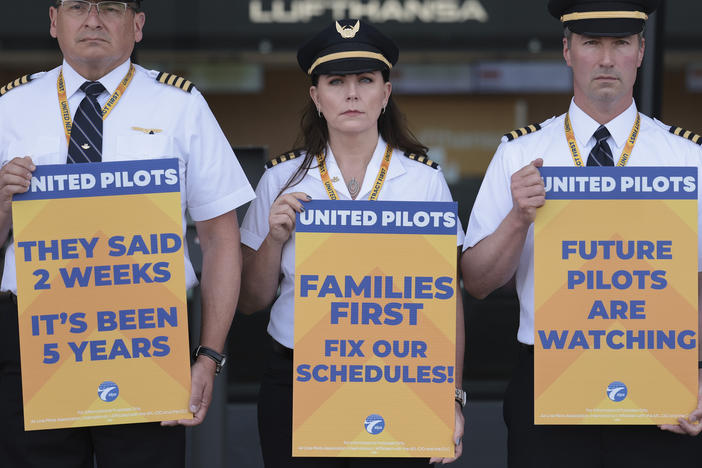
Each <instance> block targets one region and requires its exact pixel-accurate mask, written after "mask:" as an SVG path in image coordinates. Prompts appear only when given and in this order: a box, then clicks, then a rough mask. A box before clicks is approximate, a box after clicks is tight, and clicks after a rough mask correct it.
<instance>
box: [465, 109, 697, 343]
mask: <svg viewBox="0 0 702 468" xmlns="http://www.w3.org/2000/svg"><path fill="white" fill-rule="evenodd" d="M569 112H570V121H571V124H572V126H573V132H574V133H575V139H576V141H577V143H578V148H579V149H580V154H581V157H582V159H583V163H584V164H586V162H587V157H588V155H589V154H590V150H592V148H593V147H594V146H595V143H596V141H595V138H594V137H593V136H592V135H593V133H594V132H595V130H597V128H598V127H599V126H600V124H599V123H597V121H595V120H594V119H592V118H591V117H590V116H588V115H587V114H586V113H585V112H583V111H582V110H581V109H580V108H578V106H577V105H576V104H575V102H571V104H570V110H569ZM636 113H637V110H636V105H635V104H634V102H633V101H632V104H631V106H629V108H628V109H627V110H625V111H624V112H623V113H621V114H620V115H618V116H617V117H616V118H615V119H613V120H612V121H611V122H609V123H607V124H606V127H607V130H609V132H610V134H611V137H610V138H608V139H607V143H608V144H609V146H610V148H611V149H612V155H613V156H614V163H615V164H616V163H617V162H618V161H619V156H620V155H621V154H622V151H623V149H624V146H625V145H626V140H627V138H628V137H629V134H630V133H631V129H632V127H633V126H634V121H635V119H636ZM564 121H565V114H563V115H561V116H559V117H556V118H553V119H551V120H550V121H546V122H544V124H542V127H543V128H542V129H541V130H539V131H536V132H534V133H531V134H529V135H525V136H522V137H519V138H517V139H515V140H513V141H509V142H508V141H503V143H502V144H501V145H500V146H499V147H498V148H497V152H496V153H495V156H494V157H493V159H492V161H491V162H490V166H489V167H488V169H487V172H486V173H485V178H484V179H483V183H482V185H481V186H480V191H479V192H478V197H477V198H476V200H475V205H474V206H473V211H472V213H471V215H470V219H469V221H468V229H467V231H466V237H465V242H464V244H463V249H464V250H465V249H468V248H469V247H473V246H474V245H475V244H477V243H478V242H480V241H481V240H482V239H484V238H485V237H487V236H489V235H490V234H492V233H493V232H495V230H496V229H497V227H498V226H499V225H500V223H501V222H502V220H503V219H504V218H505V216H507V214H508V213H509V211H510V210H511V209H512V194H511V192H510V178H511V176H512V174H514V173H515V172H517V171H518V170H519V169H521V168H522V167H524V166H526V165H527V164H529V163H531V162H532V161H533V160H534V159H536V158H543V160H544V166H574V165H575V163H574V162H573V157H572V154H571V152H570V149H569V147H568V142H567V140H566V136H565V130H564V125H563V124H564ZM627 165H628V166H695V167H697V168H698V174H699V172H700V171H699V169H700V166H701V165H702V148H701V147H700V146H699V145H696V144H694V143H692V142H691V141H689V140H687V139H684V138H681V137H678V136H675V135H673V134H671V133H669V132H668V127H665V126H663V125H662V124H661V123H660V122H656V121H654V120H652V119H651V118H649V117H647V116H645V115H643V114H642V115H641V131H640V134H639V137H638V140H637V141H636V146H634V150H633V152H632V154H631V158H630V159H629V162H628V164H627ZM700 175H702V174H700ZM698 177H699V175H698ZM700 180H702V179H700ZM700 193H702V191H699V192H698V197H699V196H700ZM546 203H548V201H547V202H546ZM698 210H702V202H700V203H699V204H698ZM701 220H702V216H700V214H699V213H698V225H699V228H698V229H699V231H698V232H699V233H700V234H701V235H702V225H700V221H701ZM701 240H702V237H698V244H700V247H699V250H698V265H700V266H702V258H700V254H702V242H700V241H701ZM699 269H700V270H702V268H699ZM516 283H517V295H518V296H519V312H520V313H519V331H518V333H517V339H518V340H519V341H520V342H522V343H526V344H534V225H533V224H532V226H531V227H530V228H529V232H528V234H527V237H526V240H525V242H524V249H523V250H522V255H521V257H520V259H519V265H518V267H517V273H516Z"/></svg>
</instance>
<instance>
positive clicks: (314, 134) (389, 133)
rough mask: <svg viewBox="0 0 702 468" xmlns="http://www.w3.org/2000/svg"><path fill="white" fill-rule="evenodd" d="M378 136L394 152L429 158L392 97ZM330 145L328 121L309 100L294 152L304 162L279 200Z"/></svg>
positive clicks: (387, 77) (386, 74)
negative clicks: (303, 153)
mask: <svg viewBox="0 0 702 468" xmlns="http://www.w3.org/2000/svg"><path fill="white" fill-rule="evenodd" d="M382 73H383V81H384V82H388V81H390V73H389V72H388V71H387V70H384V71H383V72H382ZM318 81H319V75H313V76H312V85H313V86H317V83H318ZM378 133H379V134H380V136H381V137H383V140H385V142H386V143H387V144H388V145H390V147H392V148H397V149H399V150H400V151H403V152H405V153H414V154H416V155H417V156H426V155H427V151H428V149H429V148H427V147H426V146H425V145H423V144H422V143H421V142H420V141H419V140H418V139H417V137H415V136H414V134H413V133H412V131H411V130H410V129H409V127H408V126H407V119H406V118H405V115H404V114H403V113H402V112H401V111H400V109H398V107H397V104H395V102H394V101H393V99H392V95H391V96H390V98H389V99H388V103H387V105H386V106H385V110H384V111H383V113H381V114H380V117H378ZM328 141H329V129H328V128H327V121H326V119H325V118H324V115H320V114H318V113H317V107H316V106H315V104H314V102H313V101H312V99H311V98H310V99H309V100H308V102H307V104H306V105H305V107H304V108H303V110H302V117H301V118H300V133H299V134H298V136H297V140H295V148H297V150H300V151H304V152H305V159H304V160H303V161H302V165H301V166H300V167H299V168H298V169H297V171H295V173H294V174H293V175H292V176H290V178H289V179H288V181H287V182H286V183H285V186H284V187H283V188H282V189H281V190H280V193H278V196H280V195H281V194H282V193H283V192H284V191H285V190H287V189H288V188H290V187H293V186H295V185H297V184H298V183H300V181H302V179H303V177H304V176H305V174H306V173H307V171H309V170H310V169H311V168H312V163H313V162H314V161H316V159H317V155H318V154H324V149H325V148H326V147H327V142H328ZM325 157H326V156H325ZM314 167H317V166H314Z"/></svg>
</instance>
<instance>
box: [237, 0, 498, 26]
mask: <svg viewBox="0 0 702 468" xmlns="http://www.w3.org/2000/svg"><path fill="white" fill-rule="evenodd" d="M328 15H330V16H331V17H332V18H336V19H339V18H367V19H369V20H370V21H372V22H374V23H384V22H386V21H397V22H400V23H414V22H420V23H463V22H465V21H478V22H481V23H485V22H487V21H488V13H487V11H486V10H485V8H484V7H483V5H482V3H481V2H480V0H288V1H286V0H269V1H265V0H249V20H250V21H251V22H252V23H283V24H285V23H309V22H310V21H313V20H315V19H317V18H321V17H327V16H328Z"/></svg>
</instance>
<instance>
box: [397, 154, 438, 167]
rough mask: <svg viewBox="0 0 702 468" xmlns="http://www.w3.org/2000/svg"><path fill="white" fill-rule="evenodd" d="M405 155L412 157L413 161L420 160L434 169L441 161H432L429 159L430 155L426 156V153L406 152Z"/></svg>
mask: <svg viewBox="0 0 702 468" xmlns="http://www.w3.org/2000/svg"><path fill="white" fill-rule="evenodd" d="M405 156H407V157H408V158H410V159H411V160H412V161H417V162H420V163H422V164H426V165H427V166H429V167H431V168H432V169H438V168H439V163H437V162H436V161H432V160H431V159H429V157H428V156H425V155H420V156H417V155H416V154H414V153H405Z"/></svg>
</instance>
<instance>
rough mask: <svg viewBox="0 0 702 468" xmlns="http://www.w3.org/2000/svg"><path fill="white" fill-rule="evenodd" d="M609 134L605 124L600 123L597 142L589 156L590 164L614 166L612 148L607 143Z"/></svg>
mask: <svg viewBox="0 0 702 468" xmlns="http://www.w3.org/2000/svg"><path fill="white" fill-rule="evenodd" d="M609 136H610V135H609V130H607V127H605V126H604V125H600V128H598V129H597V130H596V131H595V133H594V137H595V140H597V143H595V146H594V147H593V148H592V151H590V156H588V158H587V165H588V166H614V158H613V157H612V150H611V148H610V147H609V145H608V144H607V138H609Z"/></svg>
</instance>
